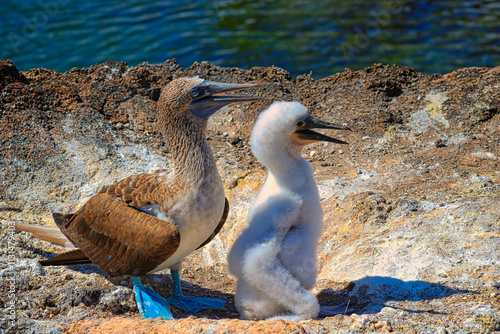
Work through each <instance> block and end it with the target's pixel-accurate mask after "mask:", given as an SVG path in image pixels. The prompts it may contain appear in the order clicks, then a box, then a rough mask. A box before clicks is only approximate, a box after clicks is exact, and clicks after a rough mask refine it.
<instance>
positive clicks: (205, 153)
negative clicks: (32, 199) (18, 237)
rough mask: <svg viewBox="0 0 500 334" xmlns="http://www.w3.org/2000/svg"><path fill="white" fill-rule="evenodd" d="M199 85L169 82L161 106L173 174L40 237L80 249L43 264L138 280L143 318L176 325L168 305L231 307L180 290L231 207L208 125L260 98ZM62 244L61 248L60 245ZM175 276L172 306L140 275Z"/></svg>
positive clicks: (106, 199)
mask: <svg viewBox="0 0 500 334" xmlns="http://www.w3.org/2000/svg"><path fill="white" fill-rule="evenodd" d="M256 86H258V85H255V84H224V83H217V82H212V81H206V80H203V79H200V78H181V79H176V80H174V81H172V82H171V83H169V84H168V85H167V86H166V87H165V88H164V89H163V91H162V93H161V95H160V99H159V101H158V107H157V108H158V121H159V126H160V129H161V131H162V133H163V137H164V140H165V142H166V143H167V145H168V147H169V149H170V152H171V153H172V160H173V161H172V166H173V167H172V170H160V171H156V172H154V173H143V174H138V175H132V176H129V177H127V178H125V179H123V180H121V181H119V182H117V183H115V184H113V185H111V186H109V187H106V188H104V189H102V190H101V191H100V192H99V193H98V194H96V195H95V196H93V197H92V198H91V199H90V200H89V201H88V202H87V203H86V204H85V205H84V206H83V207H82V208H81V209H80V210H78V211H77V212H76V213H74V214H66V215H61V214H58V213H54V214H53V216H54V220H55V222H56V224H57V225H58V227H59V229H60V231H61V232H62V234H61V233H59V235H57V233H56V234H54V230H56V231H57V229H54V228H52V229H50V228H49V230H46V231H44V229H35V230H33V229H30V228H29V225H26V224H18V225H17V227H18V229H21V230H26V231H28V232H35V235H37V236H38V237H40V238H41V239H44V238H43V236H47V238H46V240H48V241H51V242H56V243H57V241H58V240H59V241H60V242H59V244H60V245H65V244H66V245H67V241H69V242H70V243H71V244H73V245H74V246H76V247H77V248H78V249H76V250H71V251H69V252H66V253H62V254H59V255H56V256H54V257H52V258H51V259H49V260H46V261H41V263H42V265H66V264H77V263H90V262H92V263H94V264H97V265H98V266H99V268H100V269H101V270H102V271H104V272H106V273H107V274H108V275H109V276H111V277H115V276H123V275H129V276H133V283H134V292H135V293H136V301H137V304H138V308H139V311H140V313H141V314H142V316H143V317H144V318H156V317H162V318H164V319H173V317H172V313H171V312H170V308H169V305H168V303H170V304H171V305H174V306H176V307H179V308H181V309H183V310H185V311H188V312H197V311H199V310H201V309H204V308H214V309H221V308H223V307H224V305H225V300H221V299H212V298H202V297H188V296H184V295H183V294H182V291H181V285H180V279H179V269H180V266H181V263H182V260H183V259H184V258H185V257H186V256H187V255H189V254H190V253H191V252H193V251H194V250H195V249H197V248H199V247H202V246H203V245H205V244H206V243H208V242H209V241H210V240H212V238H213V237H214V236H215V235H216V234H217V233H218V232H219V230H220V228H221V227H222V225H223V224H224V222H225V220H226V217H227V213H228V210H229V205H228V202H227V199H225V196H224V188H223V185H222V180H221V178H220V176H219V173H218V171H217V167H216V164H215V160H214V157H213V154H212V150H211V148H210V145H209V144H208V142H207V140H206V127H207V120H208V118H209V117H210V116H211V115H212V114H213V113H215V112H216V111H217V110H219V109H220V108H222V107H223V106H224V105H227V104H230V103H233V102H242V101H252V100H256V99H258V98H257V97H251V96H241V97H239V96H221V95H215V94H218V93H221V92H227V91H234V90H241V89H248V88H254V87H256ZM61 240H62V241H61ZM165 268H170V269H171V274H172V278H173V281H174V292H173V295H172V296H171V297H170V298H169V299H168V303H167V302H166V301H165V300H164V299H163V298H162V297H161V296H160V295H159V294H158V293H156V292H155V291H153V290H152V289H151V288H150V287H148V286H144V285H142V283H141V281H140V279H139V276H142V275H145V274H147V273H153V272H156V271H159V270H162V269H165Z"/></svg>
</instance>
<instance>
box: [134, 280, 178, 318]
mask: <svg viewBox="0 0 500 334" xmlns="http://www.w3.org/2000/svg"><path fill="white" fill-rule="evenodd" d="M132 282H133V283H134V293H135V301H136V302H137V308H138V309H139V313H140V314H141V315H142V317H143V318H144V319H148V318H163V319H165V320H174V317H173V316H172V312H170V307H169V305H168V303H167V301H166V300H165V299H164V298H163V297H162V296H160V295H159V294H158V292H156V291H154V290H153V289H151V287H150V286H149V285H142V282H141V279H140V278H139V277H132Z"/></svg>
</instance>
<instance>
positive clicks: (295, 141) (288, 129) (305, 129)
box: [250, 102, 351, 165]
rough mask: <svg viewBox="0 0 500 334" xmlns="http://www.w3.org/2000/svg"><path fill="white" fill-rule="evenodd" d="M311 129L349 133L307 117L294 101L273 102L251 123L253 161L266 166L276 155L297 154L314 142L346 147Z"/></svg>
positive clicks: (330, 124)
mask: <svg viewBox="0 0 500 334" xmlns="http://www.w3.org/2000/svg"><path fill="white" fill-rule="evenodd" d="M312 129H336V130H349V131H351V129H349V128H348V127H347V126H343V125H338V124H333V123H329V122H325V121H322V120H319V119H316V118H314V117H312V116H309V115H308V114H307V108H306V107H304V106H303V105H301V104H300V103H298V102H274V103H273V104H271V106H270V107H269V108H267V109H266V110H265V111H264V112H262V113H261V114H260V116H259V118H258V119H257V122H256V123H255V126H254V128H253V130H252V136H251V139H250V142H251V145H252V151H253V153H254V154H255V156H256V157H257V159H258V160H259V161H260V162H261V163H263V164H264V165H267V164H266V161H272V160H273V159H275V158H276V156H277V154H281V152H286V153H288V155H290V156H296V155H297V154H300V151H301V150H302V148H303V147H304V146H306V145H308V144H312V143H315V142H318V141H325V142H332V143H337V144H347V142H345V141H342V140H339V139H335V138H332V137H329V136H326V135H324V134H321V133H318V132H316V131H313V130H312Z"/></svg>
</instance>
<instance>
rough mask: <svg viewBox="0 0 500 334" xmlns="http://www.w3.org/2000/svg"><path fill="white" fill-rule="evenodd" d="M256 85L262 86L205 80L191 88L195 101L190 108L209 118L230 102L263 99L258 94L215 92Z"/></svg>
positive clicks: (198, 114) (206, 118)
mask: <svg viewBox="0 0 500 334" xmlns="http://www.w3.org/2000/svg"><path fill="white" fill-rule="evenodd" d="M256 87H262V86H261V85H259V84H229V83H221V82H214V81H208V80H205V81H203V82H202V83H200V84H199V85H198V86H196V87H194V88H193V89H191V97H192V99H193V101H192V102H191V103H190V104H189V110H190V111H191V112H192V113H193V114H195V115H196V116H198V117H200V118H203V119H204V120H208V118H209V117H210V116H212V115H213V114H214V113H215V112H216V111H217V110H219V109H220V108H222V107H224V106H225V105H228V104H230V103H233V102H245V101H255V100H259V99H261V97H257V96H229V95H222V96H221V95H215V94H219V93H224V92H231V91H235V90H242V89H250V88H256Z"/></svg>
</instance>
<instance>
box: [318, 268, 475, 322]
mask: <svg viewBox="0 0 500 334" xmlns="http://www.w3.org/2000/svg"><path fill="white" fill-rule="evenodd" d="M459 293H477V292H475V291H471V290H462V289H453V288H450V287H448V286H446V285H443V284H439V283H431V282H426V281H403V280H400V279H397V278H393V277H384V276H366V277H363V278H361V279H359V280H356V281H352V282H350V283H349V284H348V285H347V286H346V287H345V288H344V289H341V290H336V291H334V290H333V289H323V290H322V291H321V292H320V293H318V295H317V297H318V300H319V301H320V304H321V305H325V304H327V303H330V304H331V303H332V301H335V303H337V304H340V303H347V302H349V309H350V312H351V313H352V312H356V313H358V314H372V313H379V312H380V311H381V310H382V309H383V308H384V307H386V303H387V302H390V301H395V302H397V301H413V302H417V301H424V300H433V299H441V298H445V297H448V296H451V295H454V294H459ZM390 307H391V308H394V309H398V307H397V306H393V305H391V306H390ZM399 309H401V310H404V311H406V312H410V313H423V312H427V313H429V312H430V313H435V314H442V313H440V312H436V311H432V310H425V309H420V310H411V309H403V308H399Z"/></svg>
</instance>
